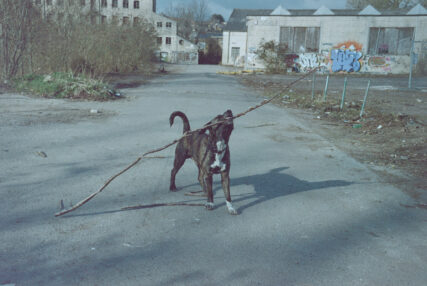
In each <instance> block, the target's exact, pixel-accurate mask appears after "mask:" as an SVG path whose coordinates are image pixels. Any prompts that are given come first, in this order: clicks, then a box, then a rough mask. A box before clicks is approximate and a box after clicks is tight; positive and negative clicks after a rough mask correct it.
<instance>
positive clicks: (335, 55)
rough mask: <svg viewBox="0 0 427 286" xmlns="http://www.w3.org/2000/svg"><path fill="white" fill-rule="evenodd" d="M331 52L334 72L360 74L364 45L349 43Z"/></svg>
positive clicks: (342, 44) (340, 45) (339, 45)
mask: <svg viewBox="0 0 427 286" xmlns="http://www.w3.org/2000/svg"><path fill="white" fill-rule="evenodd" d="M337 46H338V47H339V48H334V49H332V51H331V61H332V67H331V69H332V71H333V72H340V71H346V72H358V71H360V68H361V66H362V64H361V58H362V52H361V50H362V45H360V44H358V43H357V42H354V41H348V42H344V43H341V44H338V45H337Z"/></svg>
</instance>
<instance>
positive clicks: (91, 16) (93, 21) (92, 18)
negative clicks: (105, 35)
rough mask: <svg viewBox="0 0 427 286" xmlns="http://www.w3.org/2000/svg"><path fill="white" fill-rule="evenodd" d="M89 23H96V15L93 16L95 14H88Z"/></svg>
mask: <svg viewBox="0 0 427 286" xmlns="http://www.w3.org/2000/svg"><path fill="white" fill-rule="evenodd" d="M90 23H91V24H92V25H95V24H96V16H95V15H90Z"/></svg>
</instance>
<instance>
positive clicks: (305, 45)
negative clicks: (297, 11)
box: [280, 27, 320, 53]
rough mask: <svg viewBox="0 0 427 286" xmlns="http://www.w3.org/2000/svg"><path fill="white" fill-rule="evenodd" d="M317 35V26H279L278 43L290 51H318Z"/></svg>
mask: <svg viewBox="0 0 427 286" xmlns="http://www.w3.org/2000/svg"><path fill="white" fill-rule="evenodd" d="M319 37H320V28H319V27H280V43H281V44H286V45H287V47H288V52H291V53H309V52H318V51H319Z"/></svg>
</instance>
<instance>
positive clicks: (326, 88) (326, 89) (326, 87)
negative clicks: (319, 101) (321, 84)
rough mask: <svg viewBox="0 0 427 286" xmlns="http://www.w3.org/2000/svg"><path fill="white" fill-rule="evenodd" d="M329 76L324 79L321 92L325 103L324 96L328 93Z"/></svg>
mask: <svg viewBox="0 0 427 286" xmlns="http://www.w3.org/2000/svg"><path fill="white" fill-rule="evenodd" d="M328 85H329V75H328V76H327V77H326V84H325V90H324V91H323V100H324V101H326V95H327V93H328Z"/></svg>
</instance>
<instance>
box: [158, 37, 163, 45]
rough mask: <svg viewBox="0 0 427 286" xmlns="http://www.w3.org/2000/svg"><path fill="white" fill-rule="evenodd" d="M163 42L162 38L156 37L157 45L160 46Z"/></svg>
mask: <svg viewBox="0 0 427 286" xmlns="http://www.w3.org/2000/svg"><path fill="white" fill-rule="evenodd" d="M162 42H163V40H162V37H157V44H158V45H161V44H162Z"/></svg>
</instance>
